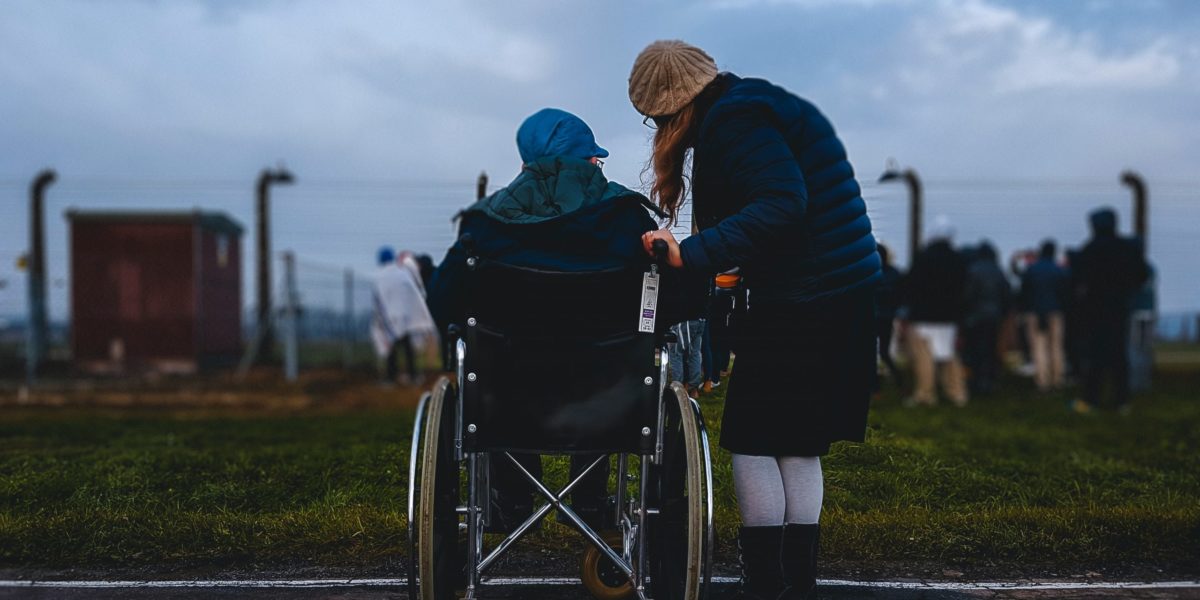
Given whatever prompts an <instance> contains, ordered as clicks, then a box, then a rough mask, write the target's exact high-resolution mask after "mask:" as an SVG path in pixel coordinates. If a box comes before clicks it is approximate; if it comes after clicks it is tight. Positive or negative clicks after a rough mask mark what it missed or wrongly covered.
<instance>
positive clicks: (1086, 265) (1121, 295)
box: [1071, 235, 1150, 320]
mask: <svg viewBox="0 0 1200 600" xmlns="http://www.w3.org/2000/svg"><path fill="white" fill-rule="evenodd" d="M1075 259H1076V264H1072V265H1071V275H1072V278H1073V279H1072V283H1073V285H1074V288H1075V292H1076V296H1075V297H1076V300H1077V302H1078V307H1079V309H1080V311H1081V313H1082V315H1081V316H1083V317H1084V318H1085V319H1099V320H1108V319H1113V318H1127V317H1128V315H1129V312H1130V311H1131V310H1132V305H1133V297H1134V294H1135V293H1137V291H1138V290H1139V289H1141V287H1142V284H1143V283H1145V282H1146V279H1147V278H1148V277H1149V276H1150V266H1149V265H1148V264H1146V259H1145V257H1144V256H1143V253H1142V249H1141V246H1140V245H1139V244H1138V243H1137V242H1136V241H1134V240H1129V239H1125V238H1121V237H1118V236H1116V235H1097V236H1096V237H1093V238H1092V239H1091V241H1089V242H1088V243H1087V245H1086V246H1084V247H1083V250H1081V251H1080V252H1079V254H1077V255H1076V256H1075Z"/></svg>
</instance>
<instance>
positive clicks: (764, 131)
mask: <svg viewBox="0 0 1200 600" xmlns="http://www.w3.org/2000/svg"><path fill="white" fill-rule="evenodd" d="M720 77H722V78H723V79H724V81H723V82H722V83H724V84H725V85H727V88H726V89H725V91H724V93H723V94H722V95H721V96H720V97H719V98H718V99H717V100H716V101H715V102H714V103H713V105H712V106H711V107H710V108H709V110H708V112H707V113H706V115H705V117H704V119H703V121H702V122H701V125H700V129H699V132H698V134H697V139H696V142H695V147H694V154H693V169H692V184H693V187H692V194H693V199H694V202H695V213H696V217H697V224H698V225H699V227H700V229H701V231H700V233H699V235H694V236H692V237H690V238H688V239H687V240H684V241H683V242H682V243H681V244H680V251H681V253H682V255H683V262H684V266H685V268H687V269H689V270H697V271H702V272H705V273H718V272H721V271H724V270H727V269H729V268H732V267H734V266H738V267H741V269H742V274H743V277H744V278H745V279H744V280H745V282H746V285H747V287H748V288H749V289H750V290H751V292H752V298H754V300H758V301H759V302H764V301H765V302H771V303H785V304H802V303H806V302H811V301H816V300H820V299H823V298H827V297H831V296H836V295H839V294H844V293H847V292H851V291H854V290H860V289H867V288H869V287H871V286H873V285H874V284H876V283H877V282H878V281H879V280H880V278H881V271H880V269H881V262H880V259H879V254H878V253H877V252H876V248H875V238H874V236H873V235H872V234H871V221H870V219H868V217H867V207H866V203H864V202H863V199H862V194H861V191H860V189H859V186H858V182H857V181H856V180H855V178H854V169H853V168H852V167H851V166H850V161H849V160H848V159H847V156H846V149H845V148H844V147H843V146H842V142H841V141H840V140H839V139H838V137H837V135H836V134H835V133H834V130H833V126H832V124H830V122H829V120H828V119H826V118H825V116H824V115H822V114H821V113H820V111H818V110H817V108H816V107H815V106H813V105H812V104H811V103H809V102H807V101H805V100H803V99H801V98H798V97H796V96H794V95H792V94H791V93H789V92H788V91H787V90H784V89H783V88H780V87H778V86H775V85H772V84H771V83H769V82H767V81H764V80H762V79H742V78H739V77H737V76H735V75H731V74H722V75H721V76H720ZM754 300H752V301H751V302H753V301H754Z"/></svg>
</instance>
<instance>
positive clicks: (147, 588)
mask: <svg viewBox="0 0 1200 600" xmlns="http://www.w3.org/2000/svg"><path fill="white" fill-rule="evenodd" d="M731 585H732V584H730V583H727V582H723V583H719V584H715V585H714V589H713V592H714V596H717V594H718V593H719V592H721V591H723V590H724V589H728V588H729V587H730V586H731ZM718 597H719V596H718ZM821 597H822V598H827V599H829V600H842V599H850V598H855V599H868V600H960V599H962V600H965V599H975V598H988V599H994V600H1041V599H1046V600H1050V599H1054V600H1091V599H1105V600H1108V599H1117V598H1131V599H1146V600H1159V599H1162V600H1166V599H1172V600H1175V599H1178V600H1200V582H1176V583H1160V584H1132V583H1131V584H1113V583H1096V584H1085V583H1043V584H1030V583H1023V584H1018V583H1002V582H1001V583H983V584H962V583H938V582H927V583H917V582H861V583H856V582H847V581H830V582H826V583H825V584H824V585H822V587H821ZM10 598H12V599H16V598H21V599H25V598H30V599H38V600H40V599H51V598H53V599H64V600H83V599H88V600H91V599H100V600H108V599H117V598H120V599H126V598H129V599H134V600H142V599H144V600H198V599H201V598H247V599H251V600H285V599H287V600H291V599H296V600H324V599H330V600H384V599H388V600H411V599H410V598H409V597H408V595H407V588H406V587H405V586H404V585H402V584H401V583H400V582H397V581H396V580H360V581H358V582H356V581H345V580H343V581H337V580H325V581H314V580H309V581H301V582H290V584H285V583H284V582H249V581H241V582H186V581H179V582H61V583H56V582H39V583H34V584H32V585H31V584H30V583H29V582H20V581H2V582H0V600H7V599H10ZM484 598H489V599H490V598H496V599H506V600H587V599H588V598H590V596H589V595H588V594H587V592H586V591H585V590H584V589H583V587H582V586H581V585H579V584H578V583H565V582H556V583H553V584H549V585H546V584H539V585H532V584H528V583H522V584H520V585H495V586H492V587H489V588H487V593H486V595H485V596H484Z"/></svg>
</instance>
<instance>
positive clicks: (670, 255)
mask: <svg viewBox="0 0 1200 600" xmlns="http://www.w3.org/2000/svg"><path fill="white" fill-rule="evenodd" d="M654 240H663V241H664V242H666V243H667V264H668V265H670V266H672V267H675V268H676V269H679V268H682V267H683V256H682V255H680V254H679V242H676V241H675V236H673V235H671V231H670V230H669V229H659V230H658V231H647V232H646V233H643V234H642V247H644V248H645V249H646V254H649V255H650V256H654V250H653V248H652V246H651V245H652V244H653V243H654Z"/></svg>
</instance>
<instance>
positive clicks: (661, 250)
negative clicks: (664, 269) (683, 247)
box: [650, 240, 671, 265]
mask: <svg viewBox="0 0 1200 600" xmlns="http://www.w3.org/2000/svg"><path fill="white" fill-rule="evenodd" d="M650 251H651V252H653V253H654V261H655V262H657V263H659V264H663V265H665V264H667V256H668V255H669V254H670V252H671V247H670V246H668V245H667V242H666V240H654V241H653V242H651V243H650Z"/></svg>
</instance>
